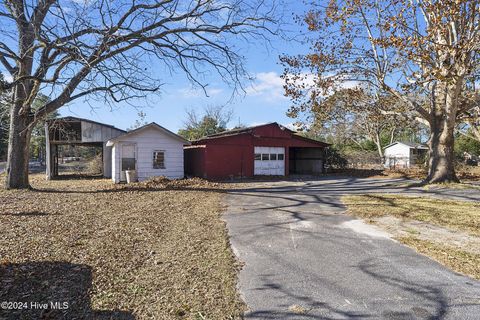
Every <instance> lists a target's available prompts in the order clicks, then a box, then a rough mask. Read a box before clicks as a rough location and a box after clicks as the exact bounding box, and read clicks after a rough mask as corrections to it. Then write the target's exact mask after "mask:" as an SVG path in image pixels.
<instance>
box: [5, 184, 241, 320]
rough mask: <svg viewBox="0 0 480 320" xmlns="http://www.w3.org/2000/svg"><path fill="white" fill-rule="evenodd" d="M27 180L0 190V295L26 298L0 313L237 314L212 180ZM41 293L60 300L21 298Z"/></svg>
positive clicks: (232, 270) (232, 268) (232, 269)
mask: <svg viewBox="0 0 480 320" xmlns="http://www.w3.org/2000/svg"><path fill="white" fill-rule="evenodd" d="M31 182H32V186H33V187H34V190H25V191H11V190H3V189H0V269H1V270H0V282H1V283H0V285H1V286H0V301H12V302H14V301H15V302H18V301H23V302H26V303H27V304H28V306H27V310H21V311H12V310H0V318H2V317H4V318H7V319H22V318H23V319H33V318H39V317H44V318H46V319H57V318H59V317H61V316H62V315H63V316H65V318H68V319H88V318H95V319H234V318H239V314H241V312H242V310H243V307H244V306H243V304H242V302H241V300H240V298H239V296H238V294H237V291H236V271H237V270H238V268H239V266H238V265H237V262H236V261H235V258H234V255H233V254H232V251H231V249H230V246H229V242H228V237H227V232H226V229H225V224H224V222H223V221H222V220H221V218H220V213H221V211H222V206H221V203H220V198H221V196H222V193H221V191H219V190H218V188H221V186H219V185H212V184H209V183H206V182H201V181H195V180H194V182H193V183H191V182H181V183H178V184H172V185H170V184H168V183H164V182H163V181H159V182H158V181H157V182H153V183H149V184H139V185H137V186H136V187H135V188H127V187H126V186H113V185H112V184H111V182H110V181H109V180H104V179H84V180H58V181H49V182H47V181H44V179H43V175H34V176H32V178H31ZM212 186H213V188H214V190H211V189H210V188H212ZM50 301H52V302H60V303H63V302H67V303H68V309H64V310H51V308H50V310H47V311H39V310H38V309H37V310H33V309H32V308H31V306H30V305H29V304H30V303H31V302H40V303H49V302H50Z"/></svg>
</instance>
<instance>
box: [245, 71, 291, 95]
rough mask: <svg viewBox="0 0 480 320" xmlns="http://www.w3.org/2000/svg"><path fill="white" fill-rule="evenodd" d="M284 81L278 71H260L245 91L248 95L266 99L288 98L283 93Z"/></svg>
mask: <svg viewBox="0 0 480 320" xmlns="http://www.w3.org/2000/svg"><path fill="white" fill-rule="evenodd" d="M283 84H284V81H283V79H282V78H280V75H279V74H278V73H276V72H259V73H257V74H256V75H255V80H254V82H253V83H252V85H251V86H250V87H248V88H247V89H246V90H245V91H246V93H247V96H255V97H261V98H263V99H264V100H265V101H268V102H275V101H279V100H282V99H286V97H285V96H284V95H283Z"/></svg>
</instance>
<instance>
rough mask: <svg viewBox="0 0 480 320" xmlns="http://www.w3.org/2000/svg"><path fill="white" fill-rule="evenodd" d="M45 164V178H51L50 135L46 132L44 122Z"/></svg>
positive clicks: (46, 125) (46, 128)
mask: <svg viewBox="0 0 480 320" xmlns="http://www.w3.org/2000/svg"><path fill="white" fill-rule="evenodd" d="M45 166H46V179H47V180H50V179H51V178H52V167H51V166H52V154H51V151H50V136H49V132H48V124H47V123H46V122H45Z"/></svg>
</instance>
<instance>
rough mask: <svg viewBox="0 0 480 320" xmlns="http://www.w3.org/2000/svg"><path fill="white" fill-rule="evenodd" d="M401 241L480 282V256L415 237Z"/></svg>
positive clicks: (404, 238)
mask: <svg viewBox="0 0 480 320" xmlns="http://www.w3.org/2000/svg"><path fill="white" fill-rule="evenodd" d="M399 240H400V241H401V242H402V243H404V244H406V245H408V246H410V247H413V248H414V249H415V250H417V251H418V252H420V253H423V254H425V255H427V256H429V257H431V258H433V259H434V260H436V261H438V262H440V263H441V264H443V265H445V266H447V267H449V268H450V269H452V270H455V271H458V272H461V273H463V274H466V275H468V276H470V277H472V278H475V279H477V280H480V254H475V253H470V252H466V251H464V250H459V249H458V248H455V247H452V246H446V245H445V244H443V245H442V244H438V243H435V242H432V241H425V240H421V239H418V238H416V237H414V236H412V237H402V238H399Z"/></svg>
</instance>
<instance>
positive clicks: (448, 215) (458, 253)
mask: <svg viewBox="0 0 480 320" xmlns="http://www.w3.org/2000/svg"><path fill="white" fill-rule="evenodd" d="M342 200H343V202H344V204H345V205H346V206H347V207H348V213H349V214H351V215H354V216H357V217H361V218H365V219H366V220H367V221H368V222H369V223H372V224H376V225H379V226H380V227H382V228H385V229H387V230H388V231H389V232H390V233H392V234H393V235H394V236H395V237H396V238H397V239H398V240H399V241H401V242H402V243H404V244H406V245H408V246H410V247H413V248H415V249H416V250H417V251H419V252H421V253H423V254H425V255H427V256H429V257H431V258H433V259H435V260H437V261H438V262H440V263H442V264H444V265H446V266H447V267H450V268H451V269H453V270H455V271H457V272H460V273H463V274H466V275H469V276H471V277H474V278H476V279H480V254H478V250H477V249H478V248H471V247H470V246H471V244H472V243H473V244H478V243H480V238H479V237H480V204H479V203H475V202H467V201H454V200H440V199H434V198H428V197H412V196H400V195H390V194H369V195H358V196H344V197H343V198H342ZM392 217H393V218H392ZM394 219H397V221H406V222H409V221H412V222H415V221H417V223H405V224H401V223H397V222H396V221H395V220H394ZM398 219H401V220H398ZM418 221H420V222H421V223H419V222H418ZM402 228H403V229H402ZM439 234H440V235H444V237H439V236H438V235H439Z"/></svg>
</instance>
